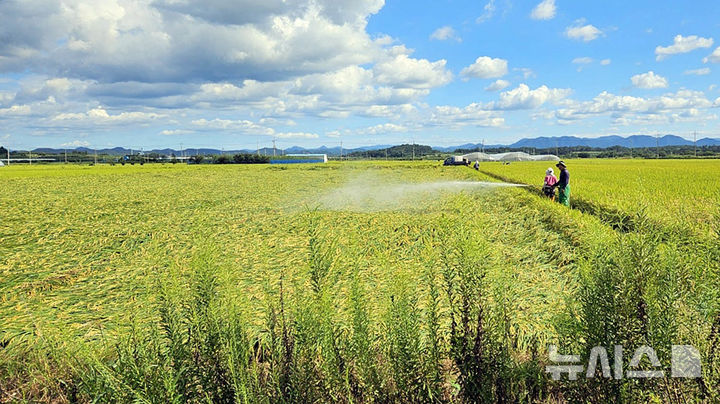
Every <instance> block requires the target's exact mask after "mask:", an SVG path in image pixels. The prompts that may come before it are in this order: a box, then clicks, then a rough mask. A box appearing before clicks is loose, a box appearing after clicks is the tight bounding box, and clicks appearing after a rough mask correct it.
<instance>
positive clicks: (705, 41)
mask: <svg viewBox="0 0 720 404" xmlns="http://www.w3.org/2000/svg"><path fill="white" fill-rule="evenodd" d="M712 44H713V39H712V38H702V37H699V36H697V35H690V36H686V37H684V36H682V35H676V36H675V38H674V39H673V44H672V45H670V46H658V47H657V48H655V55H656V56H655V60H657V61H660V60H663V59H665V58H667V57H668V56H671V55H677V54H679V53H688V52H692V51H694V50H695V49H700V48H709V47H711V46H712Z"/></svg>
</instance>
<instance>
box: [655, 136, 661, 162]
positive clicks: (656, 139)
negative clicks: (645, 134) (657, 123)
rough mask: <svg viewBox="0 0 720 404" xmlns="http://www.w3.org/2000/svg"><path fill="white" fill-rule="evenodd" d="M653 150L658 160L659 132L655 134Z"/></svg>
mask: <svg viewBox="0 0 720 404" xmlns="http://www.w3.org/2000/svg"><path fill="white" fill-rule="evenodd" d="M655 152H656V153H657V158H658V160H659V159H660V134H659V133H658V134H657V135H655Z"/></svg>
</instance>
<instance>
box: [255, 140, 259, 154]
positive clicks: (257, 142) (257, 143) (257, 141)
mask: <svg viewBox="0 0 720 404" xmlns="http://www.w3.org/2000/svg"><path fill="white" fill-rule="evenodd" d="M255 142H256V145H257V155H258V156H259V155H260V141H259V140H256V141H255Z"/></svg>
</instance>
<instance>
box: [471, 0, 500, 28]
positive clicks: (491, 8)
mask: <svg viewBox="0 0 720 404" xmlns="http://www.w3.org/2000/svg"><path fill="white" fill-rule="evenodd" d="M483 10H485V12H484V13H483V14H482V15H481V16H480V17H478V18H477V19H475V22H476V23H478V24H481V23H483V22H485V21H487V20H489V19H491V18H492V16H493V15H494V14H495V0H489V1H488V2H487V4H485V7H483Z"/></svg>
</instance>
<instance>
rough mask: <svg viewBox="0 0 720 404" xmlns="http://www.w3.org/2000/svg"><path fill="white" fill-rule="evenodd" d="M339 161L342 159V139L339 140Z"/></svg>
mask: <svg viewBox="0 0 720 404" xmlns="http://www.w3.org/2000/svg"><path fill="white" fill-rule="evenodd" d="M340 161H342V140H341V141H340Z"/></svg>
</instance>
